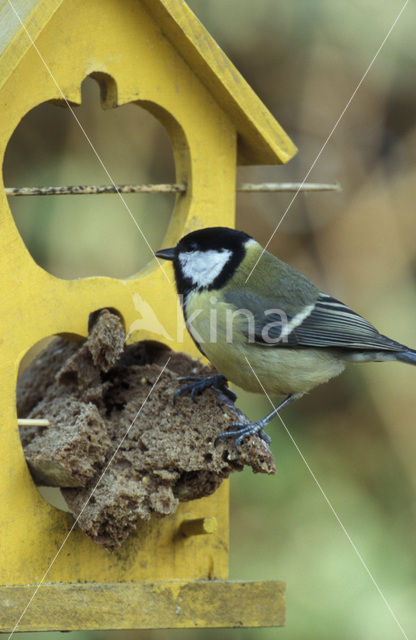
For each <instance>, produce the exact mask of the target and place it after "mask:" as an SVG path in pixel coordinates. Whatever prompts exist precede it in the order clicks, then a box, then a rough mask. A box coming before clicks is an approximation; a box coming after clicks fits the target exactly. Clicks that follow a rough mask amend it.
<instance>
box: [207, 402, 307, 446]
mask: <svg viewBox="0 0 416 640" xmlns="http://www.w3.org/2000/svg"><path fill="white" fill-rule="evenodd" d="M301 395H302V394H300V393H291V394H290V395H288V396H287V398H285V399H284V400H283V401H282V402H281V403H280V404H279V405H278V406H277V407H275V408H274V409H273V411H271V412H270V413H269V414H268V415H267V416H266V417H265V418H263V419H262V420H257V422H252V423H250V424H244V423H243V422H233V423H232V424H230V426H229V429H230V428H231V427H234V429H233V430H232V431H224V432H223V433H220V435H219V436H217V441H218V440H219V439H220V438H229V437H233V438H235V446H236V448H237V449H238V447H239V446H240V444H241V441H242V440H243V438H245V437H246V436H251V435H257V436H259V438H261V439H262V440H264V441H265V443H266V444H270V443H271V441H272V439H271V437H270V436H269V435H267V433H266V432H265V431H264V428H265V427H267V425H268V424H269V422H270V421H271V420H272V419H273V418H274V417H275V416H276V415H277V414H278V413H279V411H280V410H281V409H283V408H284V407H287V405H288V404H290V403H291V402H293V400H296V399H297V398H299V397H300V396H301ZM235 427H240V428H239V429H235Z"/></svg>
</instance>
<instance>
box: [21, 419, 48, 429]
mask: <svg viewBox="0 0 416 640" xmlns="http://www.w3.org/2000/svg"><path fill="white" fill-rule="evenodd" d="M17 424H18V425H19V427H49V426H50V424H51V423H50V422H49V420H45V419H44V418H18V419H17Z"/></svg>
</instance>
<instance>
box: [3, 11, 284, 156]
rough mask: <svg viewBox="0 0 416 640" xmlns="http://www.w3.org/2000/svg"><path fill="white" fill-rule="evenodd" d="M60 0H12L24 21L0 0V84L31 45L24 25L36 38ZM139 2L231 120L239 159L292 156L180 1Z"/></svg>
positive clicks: (254, 98) (276, 129)
mask: <svg viewBox="0 0 416 640" xmlns="http://www.w3.org/2000/svg"><path fill="white" fill-rule="evenodd" d="M63 1H64V0H12V4H13V7H14V9H15V11H16V12H17V14H18V15H19V17H20V19H21V21H22V22H20V21H19V19H18V18H17V16H16V13H15V12H14V11H13V8H12V7H11V6H10V3H9V2H8V1H7V0H4V1H3V2H1V1H0V88H1V87H2V86H3V84H4V83H5V82H6V81H7V79H8V78H9V77H10V75H11V74H12V73H13V71H14V69H15V68H16V66H17V65H18V63H19V61H20V60H21V58H22V57H23V55H24V54H25V53H26V51H27V50H28V49H29V48H30V47H31V46H32V45H31V42H30V39H29V37H28V34H27V33H26V31H25V29H27V31H28V33H29V34H30V38H32V40H33V41H36V38H37V37H38V35H39V34H40V33H41V32H42V30H43V28H44V27H45V26H46V24H47V23H48V21H49V20H50V18H51V17H52V16H53V14H54V13H55V12H56V10H57V9H58V8H59V7H60V5H61V4H62V2H63ZM141 2H142V3H143V4H144V5H145V6H146V8H147V10H148V12H149V13H150V14H151V15H152V16H153V18H154V20H155V21H156V23H157V24H158V26H159V27H160V29H161V30H162V32H163V33H164V35H165V36H166V37H167V39H168V40H169V41H170V42H171V44H172V45H173V46H174V47H175V48H176V49H177V51H178V52H179V53H180V54H181V55H182V57H183V58H184V59H185V61H186V62H187V64H188V65H189V66H190V68H191V69H192V70H193V71H194V73H195V74H196V75H197V76H198V78H199V79H200V80H201V81H202V82H203V83H204V84H205V86H206V87H207V88H208V89H209V91H210V92H211V93H212V95H213V96H214V97H215V99H216V101H217V102H218V104H219V105H221V107H222V108H223V109H224V111H226V113H228V114H229V116H230V117H231V119H232V120H233V122H234V123H235V126H236V129H237V132H238V162H239V164H280V163H285V162H287V161H288V160H290V158H291V157H292V156H293V155H294V154H295V153H296V147H295V146H294V144H293V143H292V141H291V140H290V138H289V137H288V136H287V135H286V133H285V132H284V131H283V129H282V127H281V126H280V125H279V123H278V122H277V121H276V120H275V118H274V117H273V116H272V114H271V113H270V112H269V111H268V109H267V108H266V107H265V106H264V104H263V103H262V102H261V100H260V99H259V98H258V96H257V95H256V94H255V93H254V91H253V90H252V89H251V88H250V86H249V85H248V84H247V82H246V81H245V80H244V78H243V77H242V76H241V75H240V73H239V72H238V71H237V69H236V68H235V67H234V65H233V64H232V63H231V61H230V60H229V59H228V58H227V56H226V55H225V53H224V52H223V51H222V50H221V48H220V47H219V46H218V44H217V43H216V42H215V40H214V39H213V38H212V37H211V36H210V34H209V33H208V31H207V30H206V29H205V28H204V27H203V26H202V25H201V23H200V22H199V20H198V19H197V18H196V16H195V15H194V13H193V12H192V11H191V10H190V9H189V7H188V6H187V4H186V3H185V2H184V0H141ZM120 6H122V4H121V5H120ZM22 23H23V24H22ZM23 25H24V27H23ZM109 46H111V45H110V44H109Z"/></svg>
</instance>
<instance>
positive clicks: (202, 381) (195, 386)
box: [173, 373, 237, 402]
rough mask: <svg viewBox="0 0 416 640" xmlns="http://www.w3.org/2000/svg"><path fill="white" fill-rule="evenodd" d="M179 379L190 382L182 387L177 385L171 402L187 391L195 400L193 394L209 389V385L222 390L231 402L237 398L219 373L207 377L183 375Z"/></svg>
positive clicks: (199, 393)
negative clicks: (177, 387)
mask: <svg viewBox="0 0 416 640" xmlns="http://www.w3.org/2000/svg"><path fill="white" fill-rule="evenodd" d="M179 379H180V380H181V381H184V382H191V384H185V385H183V386H182V387H179V389H178V390H177V391H176V393H175V395H174V396H173V402H176V400H177V399H178V398H179V396H181V395H182V394H183V393H187V392H189V393H190V394H191V398H192V400H193V401H194V402H196V399H195V396H197V395H201V393H203V392H204V391H205V389H209V388H210V387H214V388H216V389H219V390H220V391H222V392H223V393H224V394H225V395H226V396H227V398H229V399H230V400H232V402H235V400H236V399H237V396H236V394H235V393H234V391H231V389H229V388H228V387H227V379H226V378H225V377H224V376H223V375H221V374H220V373H217V374H215V375H213V376H209V377H208V378H201V377H199V376H184V377H183V378H179Z"/></svg>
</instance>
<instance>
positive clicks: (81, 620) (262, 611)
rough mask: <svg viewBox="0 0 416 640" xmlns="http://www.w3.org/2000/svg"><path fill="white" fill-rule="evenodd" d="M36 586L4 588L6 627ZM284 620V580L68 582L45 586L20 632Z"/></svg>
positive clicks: (1, 618) (0, 592) (1, 617)
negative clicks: (126, 582)
mask: <svg viewBox="0 0 416 640" xmlns="http://www.w3.org/2000/svg"><path fill="white" fill-rule="evenodd" d="M35 587H36V585H27V586H24V587H3V588H1V587H0V599H2V600H3V602H4V603H5V606H3V607H2V608H1V609H0V631H10V630H11V629H12V628H13V621H16V620H17V619H18V618H19V616H20V615H21V613H22V610H23V608H24V606H25V605H26V603H27V601H28V600H29V598H30V597H31V595H32V594H33V591H34V589H35ZM242 605H244V606H242ZM52 621H54V622H53V623H52ZM284 621H285V595H284V584H283V583H282V582H278V581H267V582H237V581H235V582H234V581H217V580H205V581H202V580H195V581H192V582H186V581H177V582H163V583H157V582H156V583H152V582H141V583H130V584H114V583H109V584H105V585H97V584H65V585H45V586H43V587H41V588H40V589H39V591H38V592H37V594H36V598H35V599H34V601H33V606H32V607H31V608H30V609H29V610H28V612H27V613H26V614H25V616H24V618H23V620H22V623H21V625H20V626H19V630H20V631H51V630H53V629H59V630H61V629H62V630H68V631H72V630H76V629H131V628H140V629H154V628H170V629H172V628H175V627H182V628H190V627H259V626H262V627H279V626H281V625H283V624H284Z"/></svg>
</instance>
